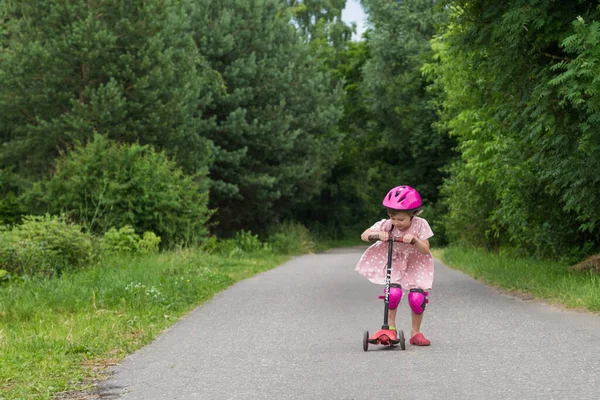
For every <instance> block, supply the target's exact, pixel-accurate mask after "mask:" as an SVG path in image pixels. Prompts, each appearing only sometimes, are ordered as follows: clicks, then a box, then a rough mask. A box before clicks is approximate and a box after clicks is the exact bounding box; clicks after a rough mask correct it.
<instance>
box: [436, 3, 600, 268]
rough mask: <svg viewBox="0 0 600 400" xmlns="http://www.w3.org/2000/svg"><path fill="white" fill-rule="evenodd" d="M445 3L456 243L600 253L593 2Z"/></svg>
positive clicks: (444, 73) (443, 76) (443, 82)
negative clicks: (455, 155)
mask: <svg viewBox="0 0 600 400" xmlns="http://www.w3.org/2000/svg"><path fill="white" fill-rule="evenodd" d="M445 3H446V4H447V7H448V8H450V9H451V10H452V15H451V20H450V23H449V24H448V26H447V27H446V29H445V30H444V33H443V35H442V36H441V37H440V38H439V39H438V40H437V41H436V47H437V53H438V57H439V58H440V60H441V63H440V64H439V65H438V69H437V78H436V81H437V83H438V84H439V85H440V87H442V88H443V91H444V93H445V98H444V102H443V106H444V110H443V114H442V115H443V124H444V126H445V127H446V128H447V129H448V130H449V131H450V132H451V133H452V135H454V136H455V137H456V138H457V140H458V142H459V150H460V152H461V161H460V163H458V164H456V165H455V166H454V168H453V173H452V177H451V179H449V180H448V181H447V182H446V185H445V189H444V190H445V192H446V193H447V194H448V196H449V198H448V203H449V204H450V213H449V215H448V221H447V226H448V229H449V230H453V233H452V236H453V239H454V240H467V241H468V240H469V239H470V238H472V237H473V236H479V237H482V236H483V237H485V236H484V235H487V237H488V239H487V243H488V244H492V245H494V246H514V247H517V248H520V249H523V250H524V251H526V252H528V253H535V254H538V255H541V256H548V257H562V256H569V255H573V254H577V253H580V254H581V252H583V253H585V252H586V251H589V250H590V249H592V248H594V247H597V246H598V245H599V244H600V234H599V230H598V226H597V223H598V221H600V214H599V211H598V206H597V196H598V195H597V194H598V193H599V192H600V180H599V179H598V176H600V170H599V169H598V163H597V162H595V161H594V160H597V159H598V156H600V153H599V151H600V146H599V144H600V141H599V140H598V135H597V131H598V130H597V125H598V118H597V115H598V114H597V108H596V107H595V105H596V104H597V97H598V96H597V94H596V91H595V86H596V85H595V80H596V78H595V76H597V66H596V65H595V64H596V61H595V56H596V55H597V54H598V45H597V40H596V39H595V37H597V36H596V35H597V34H598V33H599V32H600V30H599V29H598V22H597V21H598V18H599V17H600V14H599V13H600V11H599V10H598V8H597V2H595V1H593V2H592V1H583V0H580V1H571V2H556V1H552V0H518V1H511V2H501V1H492V0H475V1H446V2H445ZM574 21H575V24H573V22H574ZM434 69H435V68H434ZM473 220H478V221H479V223H478V224H477V225H473V224H471V225H473V226H471V229H462V228H461V227H469V225H470V223H469V221H471V222H472V221H473ZM455 227H458V228H459V229H455Z"/></svg>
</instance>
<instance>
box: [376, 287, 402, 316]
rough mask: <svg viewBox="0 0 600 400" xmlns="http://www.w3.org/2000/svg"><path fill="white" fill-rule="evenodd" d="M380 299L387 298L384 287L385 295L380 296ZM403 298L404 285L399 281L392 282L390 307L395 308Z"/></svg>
mask: <svg viewBox="0 0 600 400" xmlns="http://www.w3.org/2000/svg"><path fill="white" fill-rule="evenodd" d="M379 298H380V299H385V288H383V296H379ZM401 299H402V287H401V286H400V285H399V284H397V283H392V284H391V285H390V298H389V304H388V308H389V309H390V310H395V309H396V308H398V306H399V305H400V300H401Z"/></svg>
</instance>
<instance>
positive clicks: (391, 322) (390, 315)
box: [388, 309, 398, 326]
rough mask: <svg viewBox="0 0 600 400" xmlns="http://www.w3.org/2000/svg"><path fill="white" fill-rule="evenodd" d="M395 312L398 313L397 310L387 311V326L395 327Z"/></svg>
mask: <svg viewBox="0 0 600 400" xmlns="http://www.w3.org/2000/svg"><path fill="white" fill-rule="evenodd" d="M396 311H398V309H396V310H388V325H389V326H396Z"/></svg>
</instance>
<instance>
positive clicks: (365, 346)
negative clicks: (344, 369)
mask: <svg viewBox="0 0 600 400" xmlns="http://www.w3.org/2000/svg"><path fill="white" fill-rule="evenodd" d="M363 350H364V351H367V350H369V331H365V334H364V335H363Z"/></svg>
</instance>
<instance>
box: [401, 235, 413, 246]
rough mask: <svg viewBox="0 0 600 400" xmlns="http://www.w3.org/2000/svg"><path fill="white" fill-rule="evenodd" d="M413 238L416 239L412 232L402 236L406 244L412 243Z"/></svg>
mask: <svg viewBox="0 0 600 400" xmlns="http://www.w3.org/2000/svg"><path fill="white" fill-rule="evenodd" d="M413 239H415V237H414V236H413V235H411V234H410V233H407V234H406V235H404V237H403V238H402V242H403V243H406V244H411V243H412V241H413Z"/></svg>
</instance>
